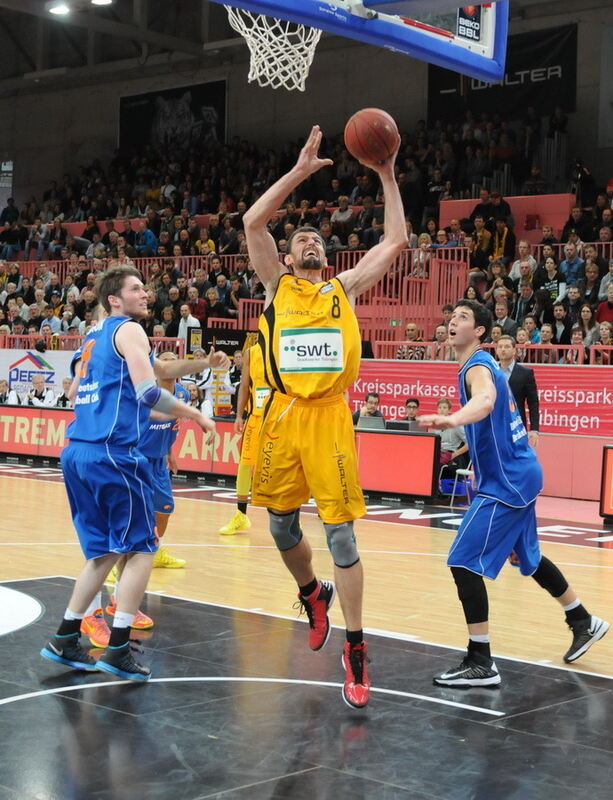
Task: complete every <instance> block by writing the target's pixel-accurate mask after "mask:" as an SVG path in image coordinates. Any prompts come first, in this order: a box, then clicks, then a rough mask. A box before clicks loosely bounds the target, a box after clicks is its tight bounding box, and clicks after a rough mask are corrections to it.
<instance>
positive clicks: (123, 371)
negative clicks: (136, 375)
mask: <svg viewBox="0 0 613 800" xmlns="http://www.w3.org/2000/svg"><path fill="white" fill-rule="evenodd" d="M128 323H129V324H135V323H134V320H132V319H131V318H130V317H125V316H123V315H122V316H113V317H106V318H105V319H103V320H101V321H100V322H99V323H98V324H97V325H95V326H94V327H93V328H92V329H91V330H90V332H89V333H88V334H87V336H86V337H85V340H84V342H83V345H82V348H81V353H80V355H81V359H80V363H79V366H78V369H77V373H78V375H79V390H78V392H77V396H76V398H75V404H74V410H75V418H74V421H73V422H71V424H70V426H69V427H68V431H67V436H68V438H69V439H70V440H74V441H81V442H90V443H92V444H105V445H109V446H111V447H132V446H133V445H136V444H138V442H139V441H140V439H141V437H142V435H143V434H144V432H145V431H146V430H147V426H148V424H149V408H148V407H147V406H146V405H144V404H143V403H141V402H139V401H138V400H137V399H136V392H135V390H134V386H133V384H132V380H131V379H130V374H129V372H128V365H127V364H126V360H125V358H123V356H121V355H119V353H118V352H117V349H116V347H115V334H116V332H117V330H118V329H119V328H120V327H121V326H122V325H124V324H128ZM136 324H138V323H136ZM151 361H152V363H153V353H152V354H151Z"/></svg>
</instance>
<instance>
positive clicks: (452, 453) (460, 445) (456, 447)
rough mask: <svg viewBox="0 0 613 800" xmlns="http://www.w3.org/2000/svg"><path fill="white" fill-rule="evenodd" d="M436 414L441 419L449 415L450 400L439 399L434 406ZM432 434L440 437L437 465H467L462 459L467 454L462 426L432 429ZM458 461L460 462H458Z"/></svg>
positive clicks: (458, 466)
mask: <svg viewBox="0 0 613 800" xmlns="http://www.w3.org/2000/svg"><path fill="white" fill-rule="evenodd" d="M436 413H437V414H440V415H441V416H443V417H448V416H449V415H450V414H451V400H450V399H449V398H448V397H441V398H440V400H439V401H438V402H437V404H436ZM432 433H436V434H438V435H439V436H440V437H441V449H440V457H439V465H440V466H441V467H442V466H443V465H450V466H455V467H456V468H460V467H465V466H466V465H467V461H468V459H462V456H463V455H464V454H465V453H468V445H467V444H466V434H465V432H464V426H462V425H457V426H456V427H455V428H445V429H444V430H436V429H433V430H432ZM458 459H461V460H460V461H459V460H458ZM452 474H453V473H452Z"/></svg>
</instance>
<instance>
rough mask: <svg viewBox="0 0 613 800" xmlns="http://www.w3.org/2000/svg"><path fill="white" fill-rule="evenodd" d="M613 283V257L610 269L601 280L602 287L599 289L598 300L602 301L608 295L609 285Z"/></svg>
mask: <svg viewBox="0 0 613 800" xmlns="http://www.w3.org/2000/svg"><path fill="white" fill-rule="evenodd" d="M612 283H613V258H612V259H611V260H610V261H609V271H608V273H607V274H606V275H605V276H604V278H603V279H602V280H601V281H600V289H599V290H598V300H599V302H602V301H603V300H606V299H607V297H608V292H609V286H610V285H611V284H612Z"/></svg>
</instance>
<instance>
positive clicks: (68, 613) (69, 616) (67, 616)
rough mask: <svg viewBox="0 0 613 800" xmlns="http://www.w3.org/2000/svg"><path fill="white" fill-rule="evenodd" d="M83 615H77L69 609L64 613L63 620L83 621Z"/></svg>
mask: <svg viewBox="0 0 613 800" xmlns="http://www.w3.org/2000/svg"><path fill="white" fill-rule="evenodd" d="M83 617H84V614H77V613H76V611H71V610H70V609H69V608H67V609H66V611H64V619H83Z"/></svg>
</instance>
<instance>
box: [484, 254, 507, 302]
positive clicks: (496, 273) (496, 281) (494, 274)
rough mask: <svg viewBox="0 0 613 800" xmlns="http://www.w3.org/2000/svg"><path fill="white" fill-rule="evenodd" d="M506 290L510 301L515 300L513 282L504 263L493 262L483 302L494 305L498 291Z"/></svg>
mask: <svg viewBox="0 0 613 800" xmlns="http://www.w3.org/2000/svg"><path fill="white" fill-rule="evenodd" d="M500 288H504V289H505V291H506V294H507V297H508V299H509V301H512V300H513V295H514V287H513V281H512V280H511V279H510V278H509V276H508V275H507V270H506V267H505V265H504V263H503V262H502V261H501V260H500V259H496V260H495V261H491V262H490V265H489V272H488V277H487V288H486V290H485V293H484V294H483V301H484V302H485V303H489V304H490V305H491V304H492V302H493V300H492V298H493V295H494V292H495V291H496V289H500Z"/></svg>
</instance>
